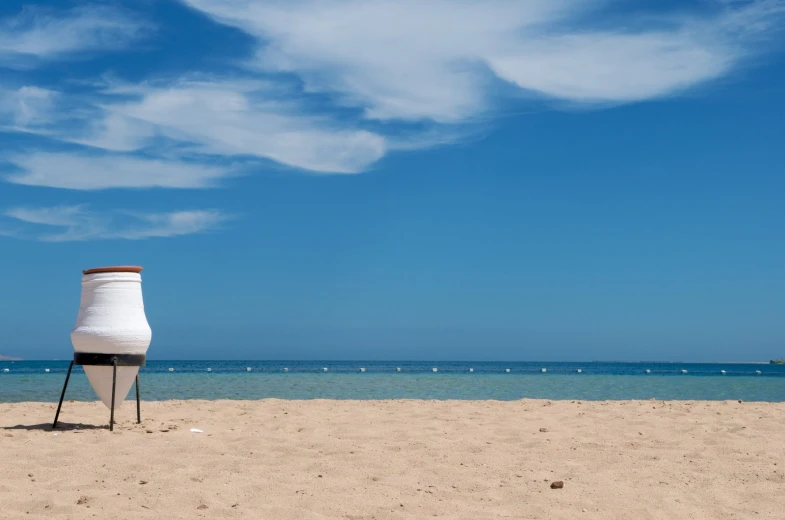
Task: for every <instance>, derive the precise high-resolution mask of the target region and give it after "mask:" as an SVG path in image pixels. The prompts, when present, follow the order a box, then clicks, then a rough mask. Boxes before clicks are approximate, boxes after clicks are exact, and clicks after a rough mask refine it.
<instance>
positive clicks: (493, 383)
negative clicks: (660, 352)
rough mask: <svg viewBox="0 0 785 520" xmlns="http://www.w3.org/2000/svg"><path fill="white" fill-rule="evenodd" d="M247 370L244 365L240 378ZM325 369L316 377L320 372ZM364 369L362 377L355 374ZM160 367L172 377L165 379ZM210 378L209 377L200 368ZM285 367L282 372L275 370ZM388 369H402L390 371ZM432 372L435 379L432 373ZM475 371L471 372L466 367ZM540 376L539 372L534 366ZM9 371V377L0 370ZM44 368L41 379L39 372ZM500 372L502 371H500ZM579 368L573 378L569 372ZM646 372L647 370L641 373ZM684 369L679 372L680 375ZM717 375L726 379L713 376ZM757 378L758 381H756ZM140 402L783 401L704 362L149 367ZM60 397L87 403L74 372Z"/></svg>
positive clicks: (774, 371) (39, 382)
mask: <svg viewBox="0 0 785 520" xmlns="http://www.w3.org/2000/svg"><path fill="white" fill-rule="evenodd" d="M247 367H250V368H251V370H252V371H251V372H248V371H247V370H246V369H247ZM325 367H326V368H327V369H328V371H327V372H324V371H323V368H325ZM361 367H362V368H365V372H361V371H360V368H361ZM169 368H173V369H174V371H173V372H170V371H169ZM208 368H211V369H212V371H211V372H208V371H207V369H208ZM285 368H288V372H284V369H285ZM396 368H400V369H401V371H400V372H397V371H396ZM433 368H437V369H438V372H436V373H434V372H433V370H432V369H433ZM470 368H473V369H474V371H473V372H470V371H469V369H470ZM543 368H545V369H546V370H547V371H546V372H545V373H543V372H542V371H541V369H543ZM6 369H8V372H5V370H6ZM46 369H49V372H48V373H47V372H45V370H46ZM67 369H68V361H16V362H12V361H0V402H19V401H54V402H56V401H57V400H58V398H59V397H60V390H61V388H62V385H63V381H64V379H65V373H66V371H67ZM507 369H509V372H506V370H507ZM579 369H580V370H581V372H580V373H579V372H578V370H579ZM647 370H650V373H647V372H646V371H647ZM682 370H686V371H687V373H686V374H684V373H682ZM722 370H725V372H726V374H724V375H723V374H722V373H721V371H722ZM756 371H760V372H761V373H760V374H756ZM140 387H141V392H142V399H144V400H164V399H262V398H265V397H275V398H281V399H400V398H406V399H497V400H514V399H521V398H544V399H584V400H598V399H611V400H618V399H649V398H652V397H653V398H657V399H696V400H725V399H743V400H745V401H785V366H783V365H769V364H710V363H539V362H538V363H531V362H525V363H521V362H518V363H496V362H494V363H488V362H482V363H480V362H478V363H471V362H428V363H425V362H403V361H401V362H379V361H351V362H350V361H340V362H338V361H307V362H304V361H148V364H147V366H145V367H143V368H142V369H141V383H140ZM66 399H76V400H95V399H96V397H95V394H94V393H93V391H92V389H91V388H90V385H89V383H88V382H87V378H86V377H85V376H84V372H83V371H82V369H81V367H74V372H73V374H72V377H71V382H70V383H69V385H68V392H67V394H66Z"/></svg>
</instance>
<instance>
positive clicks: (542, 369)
mask: <svg viewBox="0 0 785 520" xmlns="http://www.w3.org/2000/svg"><path fill="white" fill-rule="evenodd" d="M547 371H548V369H547V368H541V369H540V372H542V373H543V374H544V373H545V372H547Z"/></svg>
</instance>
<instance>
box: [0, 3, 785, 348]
mask: <svg viewBox="0 0 785 520" xmlns="http://www.w3.org/2000/svg"><path fill="white" fill-rule="evenodd" d="M783 145H785V0H679V1H672V0H657V1H654V0H634V1H633V0H593V1H588V0H528V1H525V2H523V1H508V0H431V1H428V2H423V1H422V0H325V1H320V0H288V1H280V0H133V1H131V0H128V1H120V0H117V1H102V2H90V3H87V2H81V1H67V0H58V1H40V0H39V1H18V0H4V1H3V2H2V3H0V288H1V292H0V330H2V334H0V354H4V355H8V356H20V357H23V358H25V359H67V358H69V357H70V356H71V352H72V349H71V345H70V339H69V333H70V330H71V328H72V327H73V325H74V321H75V318H76V313H77V310H78V305H79V292H80V285H79V283H80V276H81V270H82V269H86V268H90V267H96V266H103V265H127V264H132V265H142V266H144V268H145V270H144V272H143V273H142V276H143V290H144V298H145V306H146V313H147V317H148V321H149V322H150V325H151V328H152V330H153V342H152V345H151V347H150V351H149V352H148V355H149V357H150V358H151V359H293V360H296V359H320V360H321V359H323V360H331V359H335V360H340V359H343V360H345V359H359V360H434V361H439V360H476V361H483V360H499V361H501V360H521V361H526V360H553V361H560V360H575V361H591V360H632V361H634V360H679V361H703V360H718V361H719V360H722V361H729V360H742V361H750V360H768V359H771V358H775V357H785V269H783V266H785V146H783Z"/></svg>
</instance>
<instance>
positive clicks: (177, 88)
mask: <svg viewBox="0 0 785 520" xmlns="http://www.w3.org/2000/svg"><path fill="white" fill-rule="evenodd" d="M121 91H123V92H126V91H125V90H123V89H121ZM110 92H111V91H110ZM131 93H132V94H135V96H134V97H135V99H133V100H132V101H121V102H114V103H109V102H107V103H104V104H102V108H103V110H104V111H105V114H106V115H105V117H104V119H103V120H101V121H99V122H97V123H95V124H94V125H93V126H92V128H90V130H89V132H88V135H87V136H86V137H84V138H79V139H78V140H76V142H81V143H83V144H89V145H91V146H96V147H101V148H106V149H110V150H136V149H139V148H141V147H142V146H143V145H144V143H145V141H148V140H150V139H151V138H152V137H153V136H159V137H166V138H169V139H171V140H172V141H173V142H178V143H180V144H181V145H186V146H187V149H188V150H189V151H190V152H198V153H200V154H208V155H214V156H224V157H232V156H250V157H257V158H264V159H270V160H273V161H275V162H277V163H280V164H283V165H286V166H291V167H294V168H299V169H303V170H309V171H314V172H329V173H356V172H360V171H362V170H364V169H366V168H367V167H368V166H369V165H370V164H371V163H373V162H375V161H376V160H378V159H379V158H381V157H382V156H383V155H384V154H385V151H386V142H385V138H384V137H382V136H381V135H378V134H375V133H373V132H369V131H366V130H361V129H353V128H347V124H346V123H339V122H338V121H335V120H330V119H328V118H326V117H319V116H313V115H308V114H305V113H302V109H301V108H300V107H298V106H297V105H296V104H295V103H293V102H285V101H282V100H280V99H279V98H278V97H277V95H278V93H277V92H272V91H271V89H269V88H268V87H267V86H266V85H264V84H260V83H243V82H232V81H201V82H193V81H180V82H176V83H174V84H171V85H166V86H160V87H154V86H146V87H138V88H136V89H134V90H133V91H131Z"/></svg>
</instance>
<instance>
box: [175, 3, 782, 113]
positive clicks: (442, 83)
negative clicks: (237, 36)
mask: <svg viewBox="0 0 785 520" xmlns="http://www.w3.org/2000/svg"><path fill="white" fill-rule="evenodd" d="M183 1H184V2H185V3H187V4H189V5H191V6H192V7H194V8H196V9H198V10H201V11H203V12H205V13H207V14H208V15H210V16H211V17H213V18H214V19H215V20H216V21H218V22H221V23H224V24H227V25H231V26H234V27H237V28H239V29H242V30H243V31H245V32H247V33H248V34H250V35H252V36H255V37H256V38H257V39H258V44H259V48H258V54H257V55H256V56H255V58H254V59H253V63H252V65H253V66H254V67H258V68H261V69H262V70H266V71H274V72H290V73H294V74H296V75H299V76H300V77H301V78H302V79H303V80H304V81H305V83H306V85H307V86H308V88H310V89H313V90H319V91H328V92H333V93H335V94H336V95H338V96H339V97H340V98H341V99H342V101H343V102H345V103H351V104H354V105H356V106H360V107H362V108H363V109H364V110H365V114H366V116H367V117H368V118H374V119H382V120H387V119H404V120H422V119H430V120H434V121H438V122H443V123H456V122H464V121H466V120H468V119H470V118H472V117H474V116H477V115H478V114H482V113H483V112H484V111H485V110H486V109H487V105H488V103H489V97H490V95H489V90H490V89H489V88H488V85H489V84H490V82H491V79H492V77H493V76H494V75H495V76H496V77H498V78H500V79H503V80H506V81H509V82H510V83H512V84H514V85H516V86H518V87H520V88H521V89H522V90H524V91H527V92H535V93H538V94H541V95H543V96H545V97H549V98H554V99H558V100H564V101H569V102H628V101H636V100H644V99H651V98H655V97H660V96H664V95H668V94H672V93H674V92H678V91H680V90H683V89H685V88H688V87H693V86H696V85H700V84H702V83H705V82H707V81H710V80H713V79H715V78H718V77H720V76H722V75H725V74H727V73H728V72H729V71H731V70H732V69H733V67H734V66H736V65H738V64H739V63H740V62H741V61H742V60H743V59H744V58H745V57H747V56H748V54H749V52H750V51H751V45H752V43H751V40H752V39H754V37H757V36H760V35H761V34H762V33H763V32H765V31H767V30H769V29H770V28H771V26H772V25H774V23H773V20H774V19H776V18H777V17H779V16H780V15H782V13H783V9H785V2H783V1H782V0H757V1H756V0H751V1H749V2H736V1H726V0H717V1H716V2H714V3H713V4H706V5H712V6H713V7H714V10H715V12H714V13H703V14H702V15H701V16H689V15H686V14H683V13H682V14H679V15H675V14H674V15H672V16H669V17H664V16H660V17H659V19H657V20H653V23H651V24H649V27H651V28H636V29H632V28H627V27H624V26H623V25H621V24H617V26H616V27H613V26H611V24H609V23H608V19H607V18H605V17H603V16H602V14H601V13H599V14H598V12H597V11H598V10H599V9H601V8H606V7H608V5H612V4H613V2H611V1H601V2H587V1H585V0H532V1H527V2H513V1H505V0H431V1H427V2H424V1H421V0H376V1H369V0H346V1H337V0H331V1H323V0H290V1H287V2H277V1H253V0H183ZM617 3H618V2H617ZM592 15H594V16H592ZM617 20H618V19H617ZM597 22H599V23H602V24H603V25H602V26H601V27H602V28H598V26H597ZM628 22H634V23H637V22H638V20H637V19H635V16H634V15H631V19H628V20H625V22H624V23H628Z"/></svg>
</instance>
